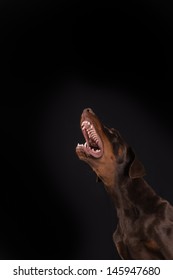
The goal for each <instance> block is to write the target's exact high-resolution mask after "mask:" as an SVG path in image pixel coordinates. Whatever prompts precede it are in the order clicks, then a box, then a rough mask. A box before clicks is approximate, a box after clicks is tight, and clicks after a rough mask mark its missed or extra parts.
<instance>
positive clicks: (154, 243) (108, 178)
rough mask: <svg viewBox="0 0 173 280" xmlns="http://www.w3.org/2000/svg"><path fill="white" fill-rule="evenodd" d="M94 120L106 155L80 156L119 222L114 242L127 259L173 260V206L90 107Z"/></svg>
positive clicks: (87, 117)
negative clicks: (111, 206)
mask: <svg viewBox="0 0 173 280" xmlns="http://www.w3.org/2000/svg"><path fill="white" fill-rule="evenodd" d="M83 120H88V121H90V122H91V123H92V124H93V125H94V127H95V130H96V132H97V134H98V135H99V137H100V138H101V140H102V143H103V149H104V152H103V155H102V157H100V158H94V157H92V156H88V155H86V154H85V153H84V152H83V151H82V149H76V152H77V155H78V157H79V158H80V159H81V160H83V161H85V162H86V163H88V164H89V165H90V166H91V168H92V169H93V170H94V172H95V173H96V174H97V176H98V177H99V178H100V180H102V182H103V183H104V185H105V188H106V190H107V191H108V193H109V194H110V196H111V198H112V200H113V202H114V205H115V207H116V209H117V216H118V219H119V222H118V225H117V229H116V231H115V232H114V234H113V240H114V243H115V246H116V248H117V251H118V253H119V255H120V256H121V257H122V258H123V259H171V260H172V259H173V207H172V206H171V205H170V203H169V202H168V201H166V200H164V199H163V198H161V197H160V196H158V195H157V194H156V193H155V191H154V190H153V189H152V188H151V187H150V186H149V185H148V184H147V182H146V181H145V180H144V178H143V177H144V175H145V170H144V167H143V165H142V164H141V162H140V161H139V160H138V159H137V158H136V155H135V153H134V151H133V149H132V148H131V147H129V146H128V145H127V143H126V142H125V141H124V140H123V138H122V137H121V135H120V133H119V132H118V131H117V130H116V129H109V128H107V127H106V126H104V125H103V124H102V123H101V122H100V120H99V119H98V117H97V116H96V115H95V114H94V112H93V111H92V110H91V109H90V108H88V109H85V110H84V111H83V113H82V116H81V122H82V121H83Z"/></svg>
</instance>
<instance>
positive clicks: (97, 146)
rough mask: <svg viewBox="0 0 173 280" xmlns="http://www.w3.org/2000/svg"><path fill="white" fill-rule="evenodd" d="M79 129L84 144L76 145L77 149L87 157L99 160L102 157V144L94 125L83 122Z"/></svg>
mask: <svg viewBox="0 0 173 280" xmlns="http://www.w3.org/2000/svg"><path fill="white" fill-rule="evenodd" d="M81 129H82V133H83V136H84V138H85V141H86V142H85V144H78V145H77V149H78V150H81V151H83V152H84V153H85V154H86V155H88V156H92V157H94V158H100V157H101V156H102V155H103V144H102V140H101V138H100V136H99V135H98V133H97V131H96V129H95V127H94V124H92V123H91V122H90V121H87V120H84V121H82V123H81Z"/></svg>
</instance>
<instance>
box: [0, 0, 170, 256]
mask: <svg viewBox="0 0 173 280" xmlns="http://www.w3.org/2000/svg"><path fill="white" fill-rule="evenodd" d="M139 2H140V3H139ZM106 3H107V4H105V3H103V4H101V2H100V3H99V5H98V4H97V5H95V6H94V2H92V3H91V4H90V3H89V2H87V3H86V5H88V6H85V7H84V6H83V7H81V3H80V2H79V1H73V3H71V2H70V3H69V2H68V1H51V0H49V1H38V0H35V1H1V3H0V21H1V22H0V42H1V44H0V45H1V46H0V47H1V63H0V65H1V66H0V67H1V73H2V74H1V83H0V88H1V90H0V91H1V97H0V98H1V102H0V106H1V108H0V114H1V115H0V130H1V137H0V159H1V169H0V170H1V176H0V177H1V183H0V254H1V255H0V257H1V259H118V258H119V257H118V255H117V254H116V251H115V249H114V244H113V242H112V233H113V231H114V230H115V228H116V214H115V210H114V209H113V207H112V204H111V201H110V198H109V197H108V195H107V193H106V192H105V190H104V187H103V185H102V184H96V182H95V179H96V178H95V177H96V176H95V175H94V173H93V172H92V171H91V170H90V168H89V166H87V165H86V164H85V163H83V162H81V161H79V160H78V158H77V156H76V154H75V147H76V145H77V143H78V142H80V143H82V142H83V141H84V140H83V137H82V135H81V131H80V127H79V121H80V115H81V113H82V110H83V109H84V108H85V107H91V108H92V109H93V110H94V111H95V112H96V113H97V114H98V115H99V116H100V118H101V119H102V121H103V122H104V123H105V124H106V125H108V126H111V127H116V128H117V129H118V130H119V131H120V132H121V134H122V135H123V137H124V138H125V139H126V141H127V142H128V143H129V144H130V145H131V146H132V147H133V148H134V149H135V151H136V153H137V155H138V158H140V160H141V161H142V163H143V164H144V166H145V168H146V171H147V176H146V180H147V181H148V183H149V184H150V185H151V186H152V187H153V188H154V189H155V190H156V191H157V193H159V194H160V195H161V196H163V197H164V198H166V199H168V200H169V201H170V202H173V191H172V188H173V186H172V157H173V151H172V141H173V134H172V118H171V117H172V116H171V115H172V100H171V95H172V72H171V71H172V62H173V59H172V58H173V56H172V49H173V48H172V47H173V46H172V40H173V38H172V37H173V28H172V27H173V22H172V21H173V17H172V12H171V11H172V9H171V6H170V4H169V2H168V1H160V2H158V1H157V2H156V1H121V3H116V1H114V6H112V5H111V4H110V3H109V2H108V1H107V2H106Z"/></svg>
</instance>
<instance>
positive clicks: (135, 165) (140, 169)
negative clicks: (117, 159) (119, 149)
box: [129, 148, 146, 179]
mask: <svg viewBox="0 0 173 280" xmlns="http://www.w3.org/2000/svg"><path fill="white" fill-rule="evenodd" d="M129 149H130V151H129V152H130V154H131V158H132V161H131V163H130V167H129V177H130V178H131V179H134V178H141V177H143V176H145V174H146V172H145V168H144V166H143V164H142V163H141V162H140V161H139V160H138V159H137V158H136V155H135V153H134V151H133V150H132V149H131V148H129Z"/></svg>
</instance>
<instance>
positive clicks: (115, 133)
mask: <svg viewBox="0 0 173 280" xmlns="http://www.w3.org/2000/svg"><path fill="white" fill-rule="evenodd" d="M109 132H110V133H111V134H113V135H114V136H115V137H118V133H117V131H116V129H115V128H111V129H109Z"/></svg>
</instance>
